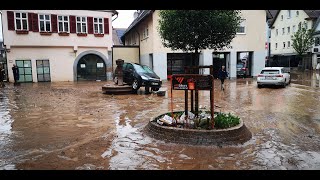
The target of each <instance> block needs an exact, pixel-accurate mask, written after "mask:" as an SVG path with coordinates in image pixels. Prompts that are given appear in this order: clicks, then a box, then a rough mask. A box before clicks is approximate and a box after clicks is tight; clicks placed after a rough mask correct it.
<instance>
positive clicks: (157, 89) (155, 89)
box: [151, 88, 159, 91]
mask: <svg viewBox="0 0 320 180" xmlns="http://www.w3.org/2000/svg"><path fill="white" fill-rule="evenodd" d="M151 91H159V88H151Z"/></svg>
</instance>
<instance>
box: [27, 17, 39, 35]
mask: <svg viewBox="0 0 320 180" xmlns="http://www.w3.org/2000/svg"><path fill="white" fill-rule="evenodd" d="M32 16H33V18H32V31H33V32H39V22H38V14H37V13H32ZM29 29H30V27H29ZM30 30H31V29H30Z"/></svg>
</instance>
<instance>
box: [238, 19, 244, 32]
mask: <svg viewBox="0 0 320 180" xmlns="http://www.w3.org/2000/svg"><path fill="white" fill-rule="evenodd" d="M245 23H246V20H245V19H241V21H240V25H239V27H238V30H237V34H245V33H246V25H245Z"/></svg>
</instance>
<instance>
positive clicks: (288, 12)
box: [287, 10, 291, 19]
mask: <svg viewBox="0 0 320 180" xmlns="http://www.w3.org/2000/svg"><path fill="white" fill-rule="evenodd" d="M287 14H288V19H290V18H291V10H287Z"/></svg>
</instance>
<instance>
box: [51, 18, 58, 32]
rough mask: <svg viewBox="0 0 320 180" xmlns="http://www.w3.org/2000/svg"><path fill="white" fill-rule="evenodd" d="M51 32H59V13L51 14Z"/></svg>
mask: <svg viewBox="0 0 320 180" xmlns="http://www.w3.org/2000/svg"><path fill="white" fill-rule="evenodd" d="M51 32H53V33H57V32H58V24H57V15H56V14H51Z"/></svg>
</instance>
